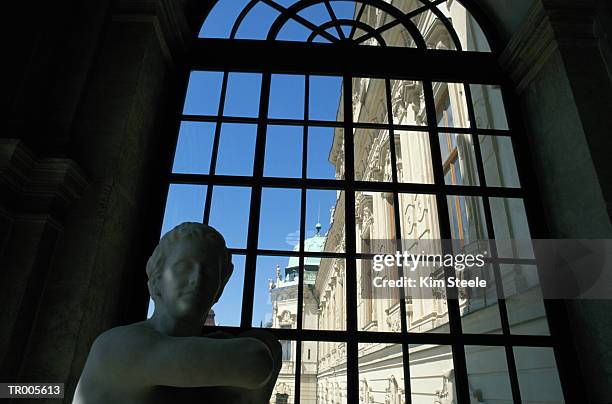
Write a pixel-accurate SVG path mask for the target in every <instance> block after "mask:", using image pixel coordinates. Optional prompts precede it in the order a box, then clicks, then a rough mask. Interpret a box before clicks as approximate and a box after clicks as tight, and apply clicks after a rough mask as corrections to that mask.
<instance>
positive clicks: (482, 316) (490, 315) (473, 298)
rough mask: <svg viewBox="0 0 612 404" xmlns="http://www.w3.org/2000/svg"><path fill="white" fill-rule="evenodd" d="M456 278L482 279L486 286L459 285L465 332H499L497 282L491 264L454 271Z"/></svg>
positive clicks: (460, 307) (460, 306)
mask: <svg viewBox="0 0 612 404" xmlns="http://www.w3.org/2000/svg"><path fill="white" fill-rule="evenodd" d="M456 276H457V278H458V279H470V280H476V279H478V280H484V281H485V282H486V287H465V288H463V287H459V288H458V293H459V310H460V312H461V325H462V329H463V332H464V333H466V334H501V333H502V329H501V318H500V315H499V305H498V304H497V297H498V296H497V289H496V287H497V283H496V280H495V274H494V272H493V266H492V265H491V264H485V265H484V266H483V267H478V266H472V267H470V268H466V269H464V270H463V271H456Z"/></svg>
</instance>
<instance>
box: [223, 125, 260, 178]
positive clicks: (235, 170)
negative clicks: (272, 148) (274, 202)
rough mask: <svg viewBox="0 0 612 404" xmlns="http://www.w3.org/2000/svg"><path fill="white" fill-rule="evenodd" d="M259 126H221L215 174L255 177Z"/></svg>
mask: <svg viewBox="0 0 612 404" xmlns="http://www.w3.org/2000/svg"><path fill="white" fill-rule="evenodd" d="M256 139H257V125H249V124H240V123H223V124H221V135H220V137H219V150H218V151H217V166H216V167H215V173H216V174H221V175H246V176H251V175H253V162H254V161H255V141H256ZM237 156H240V158H236V157H237Z"/></svg>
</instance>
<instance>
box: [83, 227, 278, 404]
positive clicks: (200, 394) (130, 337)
mask: <svg viewBox="0 0 612 404" xmlns="http://www.w3.org/2000/svg"><path fill="white" fill-rule="evenodd" d="M232 270H233V264H232V262H231V254H230V252H229V251H228V250H227V248H226V246H225V240H224V239H223V236H222V235H221V234H220V233H219V232H217V231H216V230H215V229H213V228H212V227H209V226H207V225H203V224H200V223H183V224H181V225H179V226H177V227H175V228H174V229H173V230H171V231H170V232H168V233H167V234H166V235H165V236H164V237H163V238H162V239H161V240H160V242H159V245H158V246H157V248H156V249H155V251H154V252H153V254H152V256H151V258H150V259H149V261H148V263H147V269H146V271H147V276H148V278H149V280H148V287H149V291H150V294H151V297H152V298H153V300H154V301H155V312H154V314H153V316H152V317H151V318H150V319H148V320H145V321H141V322H139V323H135V324H130V325H127V326H123V327H117V328H113V329H110V330H108V331H106V332H104V333H103V334H101V335H100V336H99V337H98V338H97V339H96V340H95V342H94V343H93V345H92V347H91V350H90V352H89V356H88V358H87V362H86V364H85V368H84V370H83V373H82V375H81V378H80V380H79V383H78V385H77V389H76V392H75V396H74V401H73V403H79V404H89V403H104V404H108V403H122V404H123V403H177V404H182V403H214V404H216V403H232V404H239V403H253V404H256V403H268V402H269V400H270V395H271V394H272V390H273V388H274V384H275V382H276V378H277V376H278V373H279V372H280V367H281V362H282V361H281V346H280V343H279V342H278V340H276V339H275V338H274V337H273V336H272V335H271V334H269V333H268V332H266V331H263V330H251V331H248V332H245V333H243V334H240V335H237V336H233V335H230V334H227V333H214V334H210V335H207V336H200V333H201V326H202V324H203V319H205V318H206V315H207V313H208V312H209V310H210V308H211V307H212V305H213V304H214V303H215V302H216V301H217V300H218V299H219V297H220V296H221V293H222V292H223V288H224V287H225V284H226V283H227V281H228V279H229V277H230V275H231V273H232Z"/></svg>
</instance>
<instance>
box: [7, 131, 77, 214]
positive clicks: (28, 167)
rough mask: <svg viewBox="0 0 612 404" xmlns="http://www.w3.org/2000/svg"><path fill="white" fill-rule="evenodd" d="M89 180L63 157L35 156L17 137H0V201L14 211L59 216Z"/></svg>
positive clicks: (70, 161)
mask: <svg viewBox="0 0 612 404" xmlns="http://www.w3.org/2000/svg"><path fill="white" fill-rule="evenodd" d="M88 184H89V182H88V180H87V178H86V176H85V174H84V173H83V171H82V170H81V168H80V167H79V166H78V165H77V164H76V163H75V162H74V161H72V160H70V159H64V158H43V159H38V158H37V157H36V156H35V155H34V154H33V153H32V152H31V151H30V149H29V148H27V147H26V146H25V145H24V144H23V143H22V142H21V141H19V140H17V139H0V194H1V195H2V197H1V198H0V203H2V204H4V205H5V206H7V207H9V209H10V210H12V211H14V212H16V213H28V214H49V215H51V216H61V215H62V214H63V213H64V212H65V211H66V209H67V208H68V207H69V206H70V205H71V204H72V203H73V202H74V201H75V200H77V199H79V198H80V197H81V195H82V194H83V192H84V191H85V189H86V188H87V186H88Z"/></svg>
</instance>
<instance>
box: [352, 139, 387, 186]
mask: <svg viewBox="0 0 612 404" xmlns="http://www.w3.org/2000/svg"><path fill="white" fill-rule="evenodd" d="M354 147H355V154H354V156H355V180H356V181H376V182H381V181H384V182H390V181H391V179H392V177H391V152H390V150H389V131H388V130H386V129H359V128H358V129H355V136H354Z"/></svg>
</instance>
